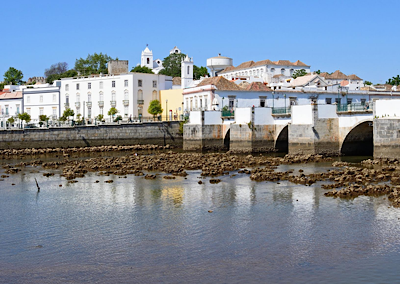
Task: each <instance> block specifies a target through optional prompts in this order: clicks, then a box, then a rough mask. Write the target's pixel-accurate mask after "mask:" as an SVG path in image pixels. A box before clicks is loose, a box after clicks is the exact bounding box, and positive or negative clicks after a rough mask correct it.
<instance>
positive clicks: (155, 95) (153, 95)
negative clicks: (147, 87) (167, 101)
mask: <svg viewBox="0 0 400 284" xmlns="http://www.w3.org/2000/svg"><path fill="white" fill-rule="evenodd" d="M151 99H152V100H153V101H154V100H158V95H157V91H156V90H154V91H153V93H152V96H151Z"/></svg>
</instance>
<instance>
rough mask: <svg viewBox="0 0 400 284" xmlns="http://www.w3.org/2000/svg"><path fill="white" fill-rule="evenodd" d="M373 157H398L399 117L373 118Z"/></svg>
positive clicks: (399, 146) (399, 149)
mask: <svg viewBox="0 0 400 284" xmlns="http://www.w3.org/2000/svg"><path fill="white" fill-rule="evenodd" d="M373 136H374V158H400V119H394V118H391V119H382V118H380V119H374V133H373Z"/></svg>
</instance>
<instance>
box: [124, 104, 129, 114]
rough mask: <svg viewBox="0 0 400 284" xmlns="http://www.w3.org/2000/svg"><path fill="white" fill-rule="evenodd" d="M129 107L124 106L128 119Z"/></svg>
mask: <svg viewBox="0 0 400 284" xmlns="http://www.w3.org/2000/svg"><path fill="white" fill-rule="evenodd" d="M128 109H129V107H128V106H124V116H125V117H127V116H128Z"/></svg>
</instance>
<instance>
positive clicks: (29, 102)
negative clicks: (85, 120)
mask: <svg viewBox="0 0 400 284" xmlns="http://www.w3.org/2000/svg"><path fill="white" fill-rule="evenodd" d="M55 83H60V82H59V81H56V82H55ZM22 95H23V111H24V112H26V113H28V114H29V115H30V116H31V121H32V123H38V122H39V121H40V119H39V116H40V115H46V116H48V117H49V119H50V120H52V121H56V120H57V119H58V118H59V117H60V116H62V113H61V108H60V87H59V86H56V85H54V86H52V85H49V84H43V85H35V86H33V87H28V88H23V89H22Z"/></svg>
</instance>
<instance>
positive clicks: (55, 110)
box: [53, 107, 57, 116]
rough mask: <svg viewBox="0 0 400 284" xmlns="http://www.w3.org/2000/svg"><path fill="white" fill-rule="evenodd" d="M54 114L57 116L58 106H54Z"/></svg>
mask: <svg viewBox="0 0 400 284" xmlns="http://www.w3.org/2000/svg"><path fill="white" fill-rule="evenodd" d="M53 116H57V108H56V107H53Z"/></svg>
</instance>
